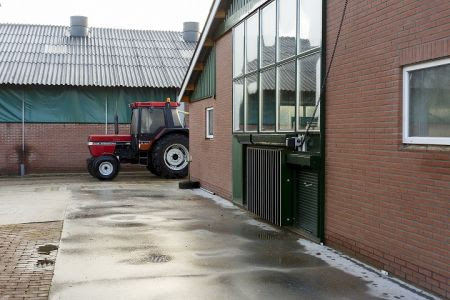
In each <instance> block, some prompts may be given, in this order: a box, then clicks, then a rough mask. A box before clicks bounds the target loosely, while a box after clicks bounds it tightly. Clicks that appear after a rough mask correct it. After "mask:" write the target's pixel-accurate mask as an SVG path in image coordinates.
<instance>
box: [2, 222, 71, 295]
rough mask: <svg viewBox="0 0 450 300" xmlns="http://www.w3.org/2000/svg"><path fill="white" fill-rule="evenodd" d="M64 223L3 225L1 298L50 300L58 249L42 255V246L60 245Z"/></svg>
mask: <svg viewBox="0 0 450 300" xmlns="http://www.w3.org/2000/svg"><path fill="white" fill-rule="evenodd" d="M62 223H63V222H62V221H56V222H43V223H27V224H13V225H2V226H0V254H1V255H0V273H1V275H0V299H47V298H48V292H49V290H50V284H51V281H52V277H53V270H54V264H45V265H40V264H39V261H52V262H54V261H55V259H56V254H57V250H54V251H50V252H49V253H48V254H42V253H39V252H38V248H39V247H40V246H45V245H55V246H58V245H59V240H60V237H61V230H62Z"/></svg>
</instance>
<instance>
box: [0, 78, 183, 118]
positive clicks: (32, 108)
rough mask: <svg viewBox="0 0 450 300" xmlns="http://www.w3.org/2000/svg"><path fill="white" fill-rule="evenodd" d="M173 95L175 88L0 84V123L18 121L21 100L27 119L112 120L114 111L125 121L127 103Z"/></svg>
mask: <svg viewBox="0 0 450 300" xmlns="http://www.w3.org/2000/svg"><path fill="white" fill-rule="evenodd" d="M175 97H176V90H175V89H155V88H125V87H122V88H121V87H116V88H96V87H71V86H67V87H62V86H58V87H53V86H52V87H48V86H0V123H17V122H22V101H23V102H24V104H25V122H27V123H105V122H106V118H108V123H113V122H114V116H115V115H116V113H117V114H118V116H119V122H120V123H129V122H130V109H129V107H128V105H129V104H130V103H132V102H135V101H165V99H166V98H171V99H172V100H173V101H174V100H175Z"/></svg>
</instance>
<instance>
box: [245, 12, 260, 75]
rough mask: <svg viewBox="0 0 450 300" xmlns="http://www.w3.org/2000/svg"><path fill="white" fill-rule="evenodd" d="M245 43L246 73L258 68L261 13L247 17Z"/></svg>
mask: <svg viewBox="0 0 450 300" xmlns="http://www.w3.org/2000/svg"><path fill="white" fill-rule="evenodd" d="M246 22H247V27H246V36H245V44H246V47H247V53H246V64H247V68H246V73H248V72H251V71H255V70H256V69H257V68H258V45H259V15H258V13H256V14H254V15H253V16H251V17H250V18H248V19H247V21H246Z"/></svg>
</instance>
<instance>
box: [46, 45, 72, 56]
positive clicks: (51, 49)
mask: <svg viewBox="0 0 450 300" xmlns="http://www.w3.org/2000/svg"><path fill="white" fill-rule="evenodd" d="M44 52H45V53H49V54H67V53H68V52H69V51H68V49H67V46H66V45H45V48H44Z"/></svg>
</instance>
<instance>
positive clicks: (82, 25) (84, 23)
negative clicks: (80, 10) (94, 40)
mask: <svg viewBox="0 0 450 300" xmlns="http://www.w3.org/2000/svg"><path fill="white" fill-rule="evenodd" d="M88 32H89V31H88V18H87V17H84V16H71V17H70V36H74V37H85V36H87V35H88Z"/></svg>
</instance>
